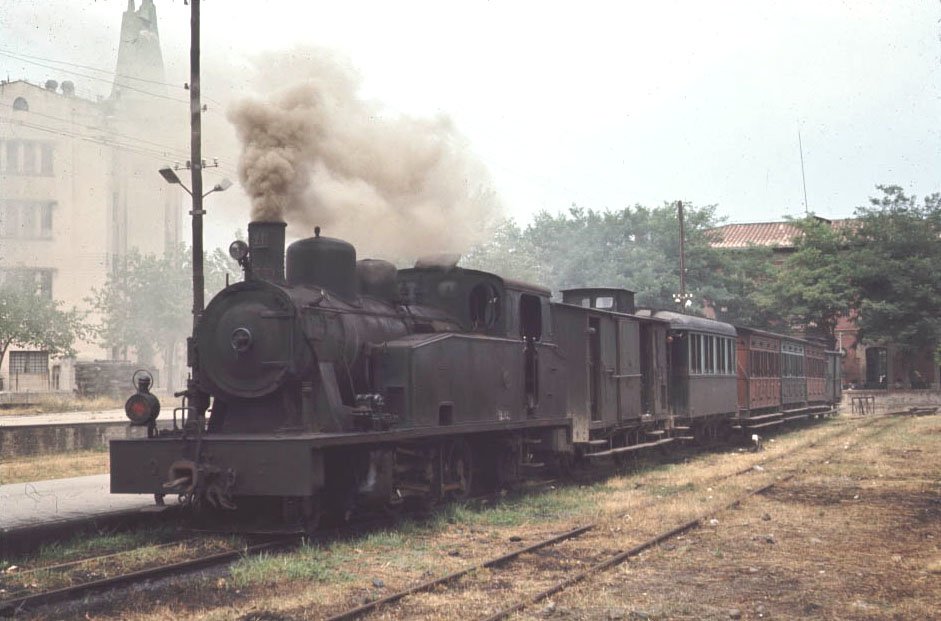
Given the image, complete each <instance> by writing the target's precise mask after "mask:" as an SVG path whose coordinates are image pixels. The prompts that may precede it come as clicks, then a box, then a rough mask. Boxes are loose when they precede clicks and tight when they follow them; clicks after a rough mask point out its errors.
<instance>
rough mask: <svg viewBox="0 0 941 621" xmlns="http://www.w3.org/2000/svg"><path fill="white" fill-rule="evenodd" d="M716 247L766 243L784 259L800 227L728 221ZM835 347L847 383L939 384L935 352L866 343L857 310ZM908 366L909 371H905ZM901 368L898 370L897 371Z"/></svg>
mask: <svg viewBox="0 0 941 621" xmlns="http://www.w3.org/2000/svg"><path fill="white" fill-rule="evenodd" d="M815 217H817V218H818V219H819V220H820V221H821V222H824V223H826V224H829V225H830V226H831V227H834V228H843V227H848V226H852V225H853V220H851V219H844V220H827V219H825V218H819V216H815ZM713 232H714V238H713V239H714V241H713V243H712V246H713V247H714V248H726V249H730V250H734V249H741V248H748V247H754V246H758V247H764V248H770V249H771V251H772V253H773V256H774V259H773V260H774V261H775V262H776V263H781V262H783V261H784V259H785V257H786V256H787V255H788V254H790V253H791V252H794V250H795V246H794V240H795V238H796V237H797V236H798V235H800V230H799V229H798V228H797V227H795V226H794V225H792V224H790V223H788V222H752V223H746V224H726V225H723V226H720V227H716V228H715V229H713ZM835 332H836V335H835V336H836V343H835V344H834V347H835V348H836V349H838V350H839V351H841V352H843V353H844V356H843V381H844V383H845V384H846V386H848V387H850V386H855V387H860V388H862V387H869V388H894V387H899V388H929V387H935V388H937V387H938V386H939V380H941V377H939V368H938V367H937V365H935V363H934V358H933V352H930V351H925V352H919V353H918V354H916V355H915V356H914V357H911V356H910V357H909V358H908V359H907V360H905V361H904V362H903V360H902V357H903V354H902V353H901V352H899V351H897V349H896V348H895V347H894V346H893V345H892V344H891V343H884V344H878V345H876V344H871V345H866V344H864V343H861V342H860V340H859V327H858V325H857V324H856V313H855V312H850V313H849V314H848V315H846V316H844V317H840V318H839V320H838V321H837V326H836V330H835ZM902 369H907V372H904V374H903V372H902V371H901V370H902ZM896 370H898V372H896Z"/></svg>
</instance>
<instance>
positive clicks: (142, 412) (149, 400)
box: [124, 392, 160, 427]
mask: <svg viewBox="0 0 941 621" xmlns="http://www.w3.org/2000/svg"><path fill="white" fill-rule="evenodd" d="M124 413H125V414H126V415H127V417H128V419H130V421H131V424H132V425H135V426H141V427H144V426H146V425H149V424H151V423H152V422H154V421H155V420H157V415H159V414H160V401H158V400H157V397H155V396H154V395H152V394H150V393H149V392H139V393H137V394H133V395H131V396H130V398H129V399H128V400H127V402H126V403H125V404H124Z"/></svg>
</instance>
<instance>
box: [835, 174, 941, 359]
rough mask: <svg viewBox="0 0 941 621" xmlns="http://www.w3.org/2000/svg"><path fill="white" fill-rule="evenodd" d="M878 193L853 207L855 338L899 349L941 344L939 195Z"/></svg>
mask: <svg viewBox="0 0 941 621" xmlns="http://www.w3.org/2000/svg"><path fill="white" fill-rule="evenodd" d="M877 187H878V189H879V190H881V191H882V196H881V197H878V198H872V199H870V204H869V205H868V206H864V207H859V208H858V209H857V210H856V218H857V219H858V227H857V229H856V231H855V233H854V235H853V238H852V240H853V250H852V253H851V258H850V262H851V266H852V271H851V280H852V284H853V286H854V287H855V288H856V294H857V296H858V301H859V306H858V308H859V319H858V321H859V328H860V336H861V338H862V339H864V340H865V341H868V342H870V343H891V344H893V345H895V346H896V347H898V348H899V349H900V350H901V351H903V352H909V353H911V352H915V351H918V350H924V349H925V348H930V350H931V351H934V352H937V351H938V348H939V345H941V269H939V266H941V195H939V194H937V193H936V194H931V195H929V196H926V197H925V198H924V200H923V201H922V202H921V203H920V204H919V202H918V199H917V197H915V196H907V195H906V194H905V193H904V191H903V190H902V188H900V187H898V186H877Z"/></svg>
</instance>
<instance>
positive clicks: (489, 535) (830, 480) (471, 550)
mask: <svg viewBox="0 0 941 621" xmlns="http://www.w3.org/2000/svg"><path fill="white" fill-rule="evenodd" d="M856 424H857V422H851V423H848V422H847V421H834V422H831V423H827V424H824V425H818V426H815V427H812V428H809V429H805V430H802V431H801V432H799V433H791V434H786V435H780V436H778V437H777V438H776V439H775V441H774V442H768V443H767V444H766V446H767V449H766V451H764V452H763V453H760V454H755V453H750V452H724V453H715V454H704V455H699V456H696V457H693V458H691V459H689V460H688V462H687V463H684V464H673V465H653V466H649V467H645V468H642V469H641V470H640V471H639V472H635V473H632V474H625V475H623V476H612V477H610V478H609V479H607V480H606V481H604V482H603V483H599V484H596V485H589V486H583V487H579V486H563V487H561V488H559V489H557V490H552V491H549V492H545V493H541V494H538V495H534V496H529V497H523V498H520V499H516V500H513V501H511V502H507V503H502V504H501V505H499V506H497V507H494V508H491V509H482V510H481V509H474V508H471V507H467V506H460V505H452V506H451V507H449V508H447V509H446V510H444V511H442V512H441V513H440V514H439V516H438V518H437V519H436V520H433V521H432V522H431V523H425V524H407V525H404V526H403V527H402V528H398V529H396V530H395V531H389V532H380V533H375V534H373V535H370V536H368V537H362V538H358V539H354V540H352V541H346V542H339V543H335V544H332V545H328V546H324V547H310V548H306V549H305V550H302V551H300V552H298V553H297V554H292V555H286V556H281V557H268V558H263V559H258V560H252V561H246V562H245V563H243V564H241V565H239V566H237V567H236V568H235V570H234V571H233V574H232V576H231V577H229V578H227V579H224V580H215V581H212V582H194V583H193V584H192V585H191V587H190V588H188V589H187V591H186V592H185V594H184V593H180V592H179V591H176V592H175V594H174V597H173V598H165V599H163V600H160V601H158V602H156V603H155V602H154V601H153V596H143V595H141V596H134V597H132V598H131V599H130V600H129V601H128V602H127V605H126V606H123V607H121V609H120V610H110V611H107V612H100V611H99V612H91V613H90V616H89V618H92V619H106V618H107V619H110V618H126V619H140V620H145V619H146V620H152V619H178V618H183V619H197V618H198V619H241V620H243V621H261V620H262V619H265V620H271V621H275V620H281V621H285V620H288V619H306V618H321V617H324V616H326V615H329V614H333V613H337V612H340V611H342V610H344V609H346V608H349V607H351V606H354V605H357V604H360V603H363V602H364V601H368V600H370V599H375V598H377V597H381V596H383V595H385V594H388V593H390V592H393V591H395V590H399V589H401V588H404V587H406V586H409V585H412V584H415V583H417V582H419V581H423V580H427V579H428V578H430V577H433V576H439V575H442V574H445V573H447V572H450V571H454V570H455V569H459V568H462V567H466V566H468V565H470V564H473V563H475V562H478V561H481V560H484V559H487V558H491V557H494V556H497V555H499V554H503V553H506V552H507V551H509V550H512V549H516V548H519V547H522V546H526V545H529V544H532V543H535V542H537V541H539V540H540V539H543V538H545V537H547V536H549V535H550V534H556V533H559V532H562V531H565V530H569V529H571V528H573V527H575V526H578V525H582V524H585V523H588V522H597V524H598V526H597V528H596V529H595V530H594V531H592V532H590V533H589V534H586V535H585V536H583V537H580V538H578V539H576V540H572V541H569V542H566V543H563V544H560V545H557V546H553V547H552V548H549V549H546V550H543V551H540V552H538V553H536V554H531V555H527V556H526V557H523V558H522V559H521V560H520V561H519V562H516V563H513V564H510V565H508V566H507V567H506V568H505V569H494V570H488V571H480V572H476V573H475V574H473V575H470V576H468V577H466V578H465V579H463V580H462V581H461V583H460V584H459V585H458V586H457V587H455V588H449V589H440V590H438V591H435V592H432V593H426V594H420V595H416V596H413V597H410V598H408V599H407V600H405V601H404V602H403V603H401V604H399V605H397V606H392V607H389V608H387V609H382V610H380V611H378V612H376V613H374V615H373V616H372V617H371V618H377V619H413V618H441V619H466V618H480V617H482V616H485V615H486V614H489V613H491V612H494V611H496V610H498V609H500V608H502V607H503V606H505V605H507V604H508V603H510V602H511V601H513V600H515V599H516V598H519V597H521V596H522V595H523V594H525V593H532V592H535V591H537V590H539V589H541V588H545V587H546V586H548V585H549V584H551V583H553V582H555V581H557V580H559V579H560V578H562V577H563V576H565V575H569V574H570V573H571V572H572V571H573V570H576V569H578V568H583V567H586V566H587V565H588V564H590V563H593V562H596V561H598V560H600V559H603V558H606V557H607V556H608V555H610V554H612V553H613V551H614V550H624V549H627V548H629V547H631V546H633V545H635V544H637V543H639V542H641V541H643V540H644V539H646V538H648V537H650V536H652V535H654V534H656V533H659V532H661V531H663V530H665V529H667V528H670V527H672V526H674V525H677V524H680V523H682V522H684V521H686V520H689V519H691V518H694V517H698V516H707V517H708V516H714V517H715V520H716V522H714V523H710V522H709V521H707V522H706V524H705V525H704V526H703V527H702V528H700V529H697V530H695V531H692V532H690V533H688V534H686V535H684V536H681V537H678V538H676V539H674V540H672V541H670V542H668V543H667V544H664V545H663V546H661V547H659V548H657V549H655V550H652V551H650V552H648V553H646V554H644V555H643V556H642V557H641V558H640V559H637V560H636V561H634V562H631V563H628V564H625V565H622V566H620V567H618V568H616V569H614V570H611V571H608V572H606V573H603V574H600V575H598V576H595V577H594V578H592V579H591V580H590V581H589V582H587V583H585V584H583V585H582V586H580V587H577V588H574V589H572V590H570V591H568V592H565V593H563V594H560V595H559V596H558V597H557V598H556V599H555V601H554V602H553V603H552V605H551V606H550V605H548V604H546V603H543V604H540V605H539V606H536V607H534V608H532V609H527V610H526V611H524V613H522V614H521V615H519V616H522V617H527V618H540V619H545V618H550V619H609V618H623V619H628V618H632V613H633V618H647V617H649V618H657V619H672V618H685V619H702V618H715V619H722V618H729V616H730V612H731V611H732V610H733V609H735V610H737V611H738V612H739V614H740V615H741V617H742V618H759V615H764V616H763V617H762V618H767V617H768V616H769V614H770V613H773V616H774V617H777V618H794V617H804V616H808V617H816V618H827V619H829V618H885V617H893V616H895V617H898V618H910V619H918V618H930V616H931V614H933V612H934V609H933V608H931V605H932V604H931V602H936V601H938V596H939V594H941V588H939V584H938V580H939V578H938V575H937V574H932V573H929V569H928V568H929V567H930V566H931V563H939V561H941V553H939V548H938V545H939V540H941V533H939V532H938V527H937V518H938V500H939V499H938V491H939V489H938V472H937V465H936V460H935V461H932V460H930V459H929V457H930V456H931V455H932V453H934V454H935V455H936V454H937V452H938V450H939V449H941V433H939V432H938V431H939V428H941V426H939V419H938V418H937V417H929V418H922V419H893V420H889V421H886V420H882V421H876V422H875V423H874V424H873V425H872V426H871V427H869V428H866V429H862V430H857V429H855V425H856ZM837 434H839V435H837ZM815 442H819V445H817V446H811V445H812V444H813V443H815ZM844 447H845V448H844ZM791 450H797V452H795V453H793V454H792V453H790V451H791ZM834 451H838V452H839V457H838V458H834V459H831V460H830V463H828V464H826V465H822V464H821V462H822V460H823V459H824V458H825V456H827V455H830V454H832V453H833V452H834ZM893 451H920V452H907V453H903V454H899V455H896V454H894V453H893ZM778 456H781V458H780V459H775V458H776V457H778ZM913 456H916V457H918V456H920V457H921V458H920V459H916V458H913ZM760 462H761V463H764V464H765V465H764V466H763V467H762V468H760V469H755V468H753V467H754V466H755V465H756V464H758V463H760ZM815 464H817V465H815ZM745 469H748V473H747V474H744V475H741V476H736V473H737V472H739V471H742V470H745ZM805 470H806V471H805ZM785 473H796V474H797V476H796V478H795V479H793V480H792V481H790V482H788V483H787V484H785V485H784V486H783V487H782V488H780V489H779V490H778V488H775V489H776V491H775V492H774V493H770V494H767V495H766V496H763V497H755V498H752V499H750V500H748V501H746V502H745V503H743V504H742V505H741V506H740V507H739V508H738V509H735V510H731V511H724V510H722V507H724V506H725V505H726V504H727V503H729V502H730V501H731V500H732V499H734V498H736V497H738V496H740V495H742V494H743V493H745V492H746V491H748V490H749V489H755V488H756V487H758V486H760V485H763V484H765V483H767V482H770V481H772V480H774V479H775V478H776V477H780V476H781V475H783V474H785ZM856 496H858V498H855V497H856ZM932 512H933V513H932ZM765 515H767V516H768V519H765ZM932 529H933V532H932ZM511 538H512V539H511ZM516 538H519V539H520V540H518V541H517V540H516ZM769 541H770V542H769ZM772 542H773V543H772ZM898 559H901V560H898ZM820 572H823V573H820ZM932 598H934V599H932ZM759 607H760V608H759ZM733 616H734V615H733Z"/></svg>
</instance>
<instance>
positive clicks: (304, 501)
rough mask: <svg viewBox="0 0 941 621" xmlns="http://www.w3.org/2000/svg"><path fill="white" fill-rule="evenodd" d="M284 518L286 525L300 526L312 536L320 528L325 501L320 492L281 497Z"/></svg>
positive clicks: (306, 533) (305, 532)
mask: <svg viewBox="0 0 941 621" xmlns="http://www.w3.org/2000/svg"><path fill="white" fill-rule="evenodd" d="M281 513H282V519H283V520H284V523H285V525H286V526H289V527H296V528H300V529H301V530H302V531H303V532H304V534H305V535H307V536H308V537H312V536H313V535H314V534H315V533H316V532H317V529H318V528H320V521H321V519H322V517H323V503H322V499H321V497H320V494H313V495H311V496H286V497H284V498H282V499H281Z"/></svg>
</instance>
